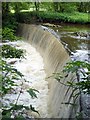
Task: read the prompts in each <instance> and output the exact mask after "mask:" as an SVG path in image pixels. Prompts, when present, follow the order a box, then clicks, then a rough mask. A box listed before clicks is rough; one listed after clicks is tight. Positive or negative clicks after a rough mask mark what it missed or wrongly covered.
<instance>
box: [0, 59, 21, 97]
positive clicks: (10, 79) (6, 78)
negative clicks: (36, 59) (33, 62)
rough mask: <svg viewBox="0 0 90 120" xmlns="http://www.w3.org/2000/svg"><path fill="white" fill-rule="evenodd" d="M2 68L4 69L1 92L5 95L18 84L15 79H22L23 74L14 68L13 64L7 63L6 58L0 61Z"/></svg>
mask: <svg viewBox="0 0 90 120" xmlns="http://www.w3.org/2000/svg"><path fill="white" fill-rule="evenodd" d="M0 69H2V81H1V82H2V89H1V91H0V93H1V94H2V95H4V94H7V93H8V92H10V91H11V90H12V89H13V86H16V84H15V82H14V80H15V79H16V80H19V79H21V78H22V77H23V74H22V73H20V72H19V71H18V70H17V69H15V68H13V66H11V65H9V64H7V63H6V61H4V60H2V61H1V62H0Z"/></svg>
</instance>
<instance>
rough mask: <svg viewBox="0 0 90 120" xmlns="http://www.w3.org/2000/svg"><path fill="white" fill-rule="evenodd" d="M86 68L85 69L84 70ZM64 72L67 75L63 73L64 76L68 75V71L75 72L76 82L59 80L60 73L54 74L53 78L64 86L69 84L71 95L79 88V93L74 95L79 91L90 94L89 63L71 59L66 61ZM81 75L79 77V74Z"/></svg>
mask: <svg viewBox="0 0 90 120" xmlns="http://www.w3.org/2000/svg"><path fill="white" fill-rule="evenodd" d="M84 69H86V70H87V71H85V70H84ZM63 72H64V73H67V75H63V76H64V77H68V74H69V73H70V72H72V73H76V76H77V82H75V81H67V83H66V84H64V83H63V81H61V78H63V77H62V75H61V74H60V73H58V74H57V73H56V74H54V78H55V79H56V80H57V81H58V82H60V83H61V84H63V85H65V86H69V87H72V88H73V95H74V93H75V92H76V91H77V90H79V93H77V94H75V95H74V96H77V95H79V94H80V93H84V94H90V63H87V62H83V61H72V62H69V63H67V65H66V66H65V67H64V70H63ZM81 75H82V77H81V78H80V76H81Z"/></svg>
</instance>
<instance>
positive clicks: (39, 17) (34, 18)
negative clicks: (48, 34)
mask: <svg viewBox="0 0 90 120" xmlns="http://www.w3.org/2000/svg"><path fill="white" fill-rule="evenodd" d="M89 18H90V14H88V13H79V12H75V13H58V12H42V11H40V12H35V11H33V12H21V13H19V14H18V21H19V22H24V23H31V22H51V23H52V22H55V23H56V22H57V23H60V22H69V23H81V24H85V23H90V19H89Z"/></svg>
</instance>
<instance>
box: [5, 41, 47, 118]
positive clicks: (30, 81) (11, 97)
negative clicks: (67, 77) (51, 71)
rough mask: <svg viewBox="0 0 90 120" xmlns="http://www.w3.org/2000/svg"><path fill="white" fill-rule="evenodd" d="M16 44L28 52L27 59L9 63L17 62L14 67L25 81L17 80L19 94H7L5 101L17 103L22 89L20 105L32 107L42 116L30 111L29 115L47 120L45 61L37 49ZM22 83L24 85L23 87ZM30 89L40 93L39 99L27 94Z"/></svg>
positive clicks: (16, 88) (28, 45)
mask: <svg viewBox="0 0 90 120" xmlns="http://www.w3.org/2000/svg"><path fill="white" fill-rule="evenodd" d="M15 44H16V45H17V47H18V48H20V49H24V50H25V51H26V54H25V58H26V59H21V61H20V60H17V59H8V60H7V61H8V62H11V61H14V60H17V62H15V64H14V66H15V68H17V70H19V71H20V72H21V73H22V74H23V75H24V78H25V80H23V79H22V80H21V81H20V80H16V83H17V84H18V85H19V86H16V87H15V90H16V92H17V93H16V94H14V93H11V94H7V95H6V96H5V97H4V99H7V100H6V102H7V101H10V102H13V103H15V101H16V99H17V96H18V94H19V91H20V89H21V87H22V91H23V93H21V95H20V98H19V100H18V104H22V105H25V106H30V105H32V106H33V107H35V109H36V110H38V112H39V113H40V116H38V114H34V113H32V112H31V111H29V112H28V114H30V115H32V116H35V117H42V118H46V117H48V107H47V99H48V82H47V81H46V80H45V77H46V74H45V70H44V63H43V59H42V57H41V56H40V54H39V53H38V52H37V51H36V49H35V48H34V47H32V46H31V45H30V44H28V43H26V42H23V41H17V42H16V43H15ZM22 82H23V85H21V84H22ZM29 88H33V89H36V90H38V91H39V93H36V94H37V97H38V98H34V99H32V98H31V96H30V95H29V93H28V92H26V90H27V89H29Z"/></svg>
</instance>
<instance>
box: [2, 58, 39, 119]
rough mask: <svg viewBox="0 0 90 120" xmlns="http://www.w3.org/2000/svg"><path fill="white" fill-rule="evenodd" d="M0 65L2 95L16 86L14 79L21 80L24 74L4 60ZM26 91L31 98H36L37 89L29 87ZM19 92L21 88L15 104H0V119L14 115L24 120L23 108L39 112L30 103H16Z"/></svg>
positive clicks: (15, 117)
mask: <svg viewBox="0 0 90 120" xmlns="http://www.w3.org/2000/svg"><path fill="white" fill-rule="evenodd" d="M1 65H2V67H0V69H2V81H1V79H0V82H2V88H1V89H0V94H1V96H2V97H3V96H5V95H6V94H7V93H9V92H11V90H13V87H14V86H17V84H16V83H15V82H14V80H21V79H23V77H24V75H23V74H22V73H21V72H19V71H18V70H17V69H15V68H14V67H13V66H11V65H9V64H7V63H6V61H4V60H2V62H0V66H1ZM27 92H28V93H29V94H30V96H31V97H32V98H34V97H36V98H37V96H36V93H35V92H38V91H37V90H36V89H32V88H30V89H29V90H27ZM21 93H22V89H21V90H20V92H19V95H18V97H17V99H16V103H15V104H10V106H4V104H2V119H3V120H6V119H11V118H12V116H13V117H14V119H19V118H20V119H21V118H22V119H23V120H24V119H25V116H24V114H26V113H24V111H23V109H24V110H27V111H28V110H31V111H33V112H36V113H37V114H39V112H38V111H37V110H35V108H34V107H33V106H32V105H30V106H29V107H28V106H24V105H18V104H17V103H18V99H19V97H20V95H21ZM16 113H17V114H16Z"/></svg>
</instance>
